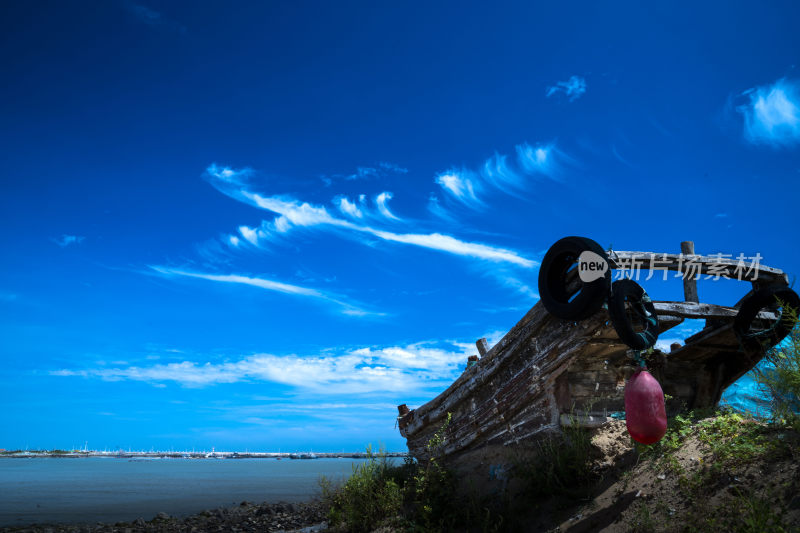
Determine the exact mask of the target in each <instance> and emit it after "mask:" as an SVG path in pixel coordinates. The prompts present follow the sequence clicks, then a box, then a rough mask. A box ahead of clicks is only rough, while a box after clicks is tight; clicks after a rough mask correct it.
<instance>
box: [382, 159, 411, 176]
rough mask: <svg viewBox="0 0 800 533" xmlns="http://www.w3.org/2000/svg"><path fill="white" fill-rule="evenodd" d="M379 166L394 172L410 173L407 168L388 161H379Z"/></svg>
mask: <svg viewBox="0 0 800 533" xmlns="http://www.w3.org/2000/svg"><path fill="white" fill-rule="evenodd" d="M378 166H379V167H381V168H382V169H384V170H388V171H389V172H394V173H395V174H408V169H407V168H404V167H401V166H399V165H395V164H394V163H389V162H387V161H381V162H380V163H378Z"/></svg>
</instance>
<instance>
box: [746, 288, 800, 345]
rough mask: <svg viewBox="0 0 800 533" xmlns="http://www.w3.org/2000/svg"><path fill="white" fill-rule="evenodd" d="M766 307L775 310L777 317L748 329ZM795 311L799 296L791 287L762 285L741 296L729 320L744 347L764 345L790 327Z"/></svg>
mask: <svg viewBox="0 0 800 533" xmlns="http://www.w3.org/2000/svg"><path fill="white" fill-rule="evenodd" d="M770 310H773V311H777V310H779V311H778V312H779V316H778V320H777V321H776V322H774V323H773V324H772V325H771V326H769V327H767V328H765V329H763V330H759V331H752V330H751V328H752V326H753V324H754V323H755V322H756V317H757V316H758V314H759V313H760V312H761V311H770ZM798 313H800V297H798V296H797V293H796V292H794V291H793V290H792V289H791V288H789V287H788V286H786V285H776V286H772V287H765V288H763V289H759V290H757V291H755V292H754V293H752V294H750V295H749V296H747V297H746V298H745V299H744V301H743V302H742V305H741V306H740V307H739V313H738V314H737V315H736V319H735V320H734V322H733V329H734V331H735V332H736V335H737V336H738V337H739V340H740V341H741V342H742V345H744V346H745V347H747V348H751V349H760V348H763V349H768V348H771V347H773V346H775V345H776V344H778V343H779V342H781V341H782V340H783V339H784V337H786V335H788V334H789V332H790V331H792V328H793V327H794V325H795V323H796V320H797V316H798Z"/></svg>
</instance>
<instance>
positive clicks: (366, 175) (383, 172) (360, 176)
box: [320, 161, 408, 186]
mask: <svg viewBox="0 0 800 533" xmlns="http://www.w3.org/2000/svg"><path fill="white" fill-rule="evenodd" d="M407 173H408V169H407V168H404V167H401V166H400V165H396V164H394V163H390V162H388V161H381V162H379V163H378V164H377V165H375V166H369V167H367V166H363V167H356V171H355V172H352V173H350V174H333V175H330V176H328V175H323V176H320V178H321V179H322V181H323V182H325V185H326V186H330V185H331V184H333V181H334V180H340V179H344V180H347V181H354V180H367V179H378V178H385V177H387V176H389V175H391V174H407Z"/></svg>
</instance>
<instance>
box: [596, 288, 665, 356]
mask: <svg viewBox="0 0 800 533" xmlns="http://www.w3.org/2000/svg"><path fill="white" fill-rule="evenodd" d="M626 302H627V303H628V305H629V306H630V308H631V310H632V311H633V312H634V313H636V314H637V315H639V320H638V322H640V323H641V324H643V325H644V330H643V331H637V330H636V327H635V325H634V324H633V322H632V321H631V317H630V316H629V314H628V312H627V311H626V306H625V303H626ZM608 314H609V316H610V317H611V323H612V324H613V325H614V329H615V330H616V331H617V335H618V336H619V338H620V339H621V340H622V342H624V343H625V344H627V345H628V346H630V347H631V348H633V349H634V350H646V349H648V348H651V347H653V346H655V344H656V341H657V340H658V316H657V315H656V308H655V306H654V305H653V302H652V300H650V297H649V296H648V295H647V293H646V292H645V291H644V289H643V288H642V286H641V285H639V284H638V283H636V282H635V281H633V280H632V279H621V280H619V281H615V282H614V284H613V285H611V294H610V295H609V297H608Z"/></svg>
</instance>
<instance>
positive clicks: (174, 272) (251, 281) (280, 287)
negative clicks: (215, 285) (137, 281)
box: [150, 265, 382, 316]
mask: <svg viewBox="0 0 800 533" xmlns="http://www.w3.org/2000/svg"><path fill="white" fill-rule="evenodd" d="M150 269H151V270H153V271H154V272H157V273H159V274H162V275H164V276H182V277H188V278H196V279H203V280H207V281H216V282H219V283H234V284H238V285H248V286H251V287H257V288H259V289H264V290H268V291H274V292H280V293H284V294H292V295H295V296H304V297H308V298H313V299H317V300H321V301H323V302H326V303H330V304H334V305H335V306H336V307H337V308H339V310H340V312H341V313H342V314H345V315H351V316H370V315H371V316H381V315H382V313H375V312H371V311H367V310H364V309H362V308H360V307H358V306H355V305H353V304H352V303H347V302H344V301H342V300H341V299H338V298H336V297H334V296H333V295H331V294H328V293H326V292H322V291H318V290H316V289H311V288H308V287H301V286H299V285H292V284H289V283H283V282H280V281H275V280H270V279H265V278H257V277H250V276H242V275H239V274H209V273H205V272H195V271H191V270H182V269H178V268H169V267H163V266H152V265H151V266H150Z"/></svg>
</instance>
